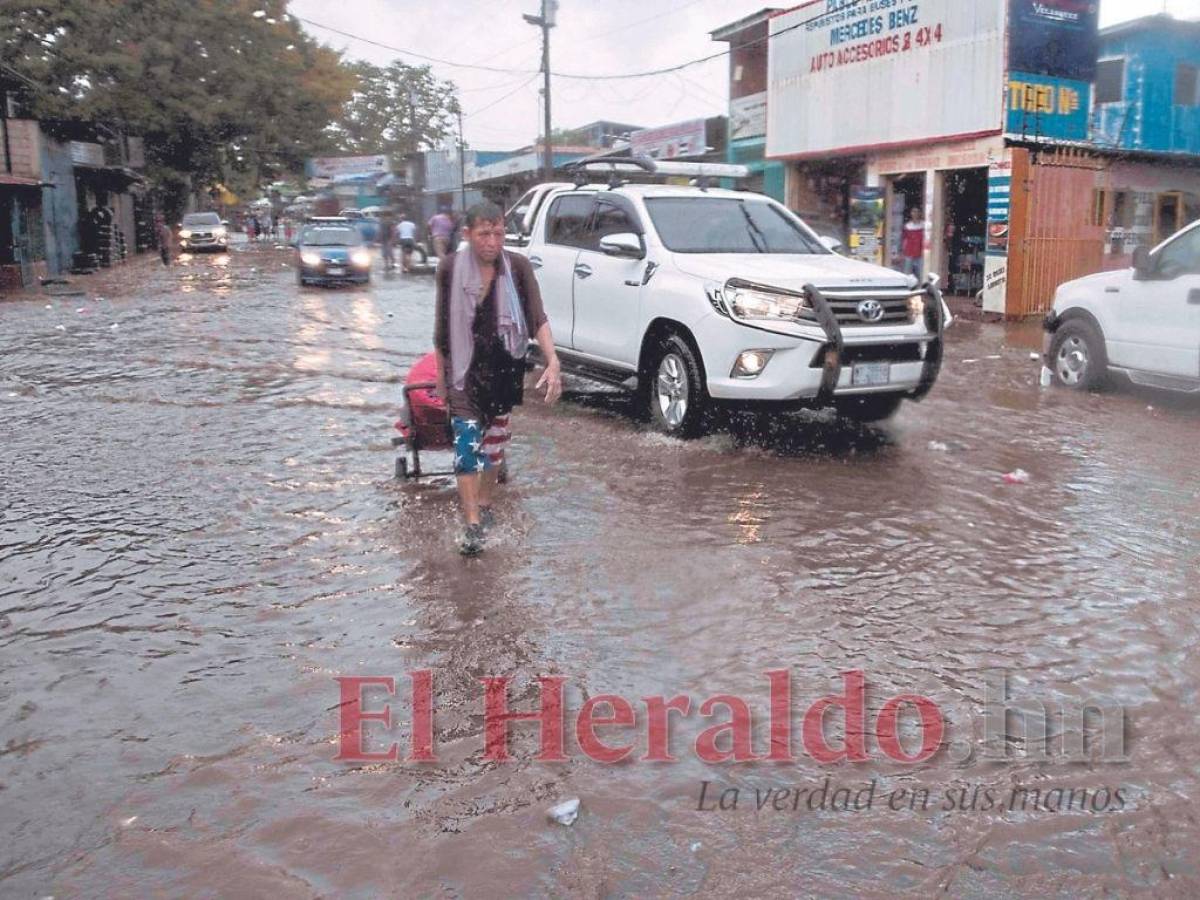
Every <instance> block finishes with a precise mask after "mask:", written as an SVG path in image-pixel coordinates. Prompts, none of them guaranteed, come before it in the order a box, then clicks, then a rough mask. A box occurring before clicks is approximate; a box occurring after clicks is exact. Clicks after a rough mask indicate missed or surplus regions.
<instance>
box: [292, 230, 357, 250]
mask: <svg viewBox="0 0 1200 900" xmlns="http://www.w3.org/2000/svg"><path fill="white" fill-rule="evenodd" d="M300 243H302V244H304V245H305V246H308V247H357V246H358V245H359V244H361V243H362V236H361V235H360V234H359V233H358V231H357V230H356V229H354V228H345V227H342V228H337V227H334V228H309V229H306V230H305V232H304V234H303V235H302V236H301V238H300Z"/></svg>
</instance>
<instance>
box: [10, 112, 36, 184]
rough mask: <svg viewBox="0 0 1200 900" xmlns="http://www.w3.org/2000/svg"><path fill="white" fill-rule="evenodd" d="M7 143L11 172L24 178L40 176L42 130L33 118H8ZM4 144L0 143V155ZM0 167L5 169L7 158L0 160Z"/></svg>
mask: <svg viewBox="0 0 1200 900" xmlns="http://www.w3.org/2000/svg"><path fill="white" fill-rule="evenodd" d="M5 124H6V125H7V127H8V145H9V148H10V150H11V154H12V174H13V175H20V176H22V177H24V178H40V177H42V165H41V160H42V155H41V151H42V131H41V128H40V127H39V125H38V123H37V122H36V121H34V120H33V119H8V120H6V122H5ZM3 156H4V146H3V144H2V143H0V157H3ZM0 163H3V165H0V169H3V170H4V171H7V160H0Z"/></svg>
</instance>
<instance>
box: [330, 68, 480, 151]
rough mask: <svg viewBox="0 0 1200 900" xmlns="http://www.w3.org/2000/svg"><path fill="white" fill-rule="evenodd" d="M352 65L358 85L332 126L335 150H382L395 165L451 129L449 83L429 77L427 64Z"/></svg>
mask: <svg viewBox="0 0 1200 900" xmlns="http://www.w3.org/2000/svg"><path fill="white" fill-rule="evenodd" d="M352 70H353V72H354V74H355V75H356V76H357V77H358V87H357V89H356V90H355V91H354V95H353V97H351V99H350V101H349V102H348V103H347V104H346V105H345V108H344V110H343V113H342V116H341V118H340V120H339V121H338V122H337V124H336V125H335V126H334V128H333V129H332V131H333V135H334V137H335V140H336V141H337V143H338V146H339V148H340V149H341V150H343V151H345V152H347V153H351V154H354V155H368V154H375V153H384V154H387V155H388V156H390V157H391V158H392V161H393V163H394V164H396V165H399V164H400V162H401V160H403V158H404V157H405V156H407V155H409V154H411V153H416V152H418V151H420V150H430V149H432V148H434V147H436V146H437V145H439V144H440V143H441V142H442V141H443V140H444V139H445V138H446V137H447V136H449V135H452V134H454V133H455V130H456V125H455V116H456V115H457V114H458V112H459V105H458V98H457V97H456V96H455V86H454V84H453V83H452V82H449V81H442V80H440V79H438V78H437V77H435V76H434V75H433V73H432V72H431V71H430V68H429V66H408V65H405V64H404V63H402V62H400V61H399V60H396V61H395V62H393V63H392V64H391V65H389V66H386V67H385V68H380V67H378V66H373V65H370V64H368V63H358V64H355V65H353V66H352Z"/></svg>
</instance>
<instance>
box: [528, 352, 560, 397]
mask: <svg viewBox="0 0 1200 900" xmlns="http://www.w3.org/2000/svg"><path fill="white" fill-rule="evenodd" d="M542 388H545V389H546V402H547V403H557V402H558V398H559V397H561V396H562V375H561V373H560V372H559V367H558V360H557V359H555V360H553V361H552V362H551V363H550V365H548V366H546V371H545V372H543V373H542V377H541V378H539V379H538V383H537V387H535V388H534V390H538V391H540V390H541V389H542Z"/></svg>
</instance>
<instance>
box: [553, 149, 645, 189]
mask: <svg viewBox="0 0 1200 900" xmlns="http://www.w3.org/2000/svg"><path fill="white" fill-rule="evenodd" d="M593 169H606V170H608V173H609V178H608V186H609V187H610V188H615V187H620V186H621V185H622V184H624V183H625V182H624V181H623V180H622V179H621V178H620V176H619V175H618V172H619V170H621V169H626V170H628V169H637V170H638V171H641V172H644V173H646V174H648V175H653V174H654V169H655V165H654V160H652V159H650V158H648V157H645V156H608V157H604V156H589V157H586V158H584V159H577V160H575V161H574V162H571V163H567V165H565V166H563V171H565V172H566V173H567V174H568V175H570V176H571V177H572V179H573V180H574V182H575V187H583V186H584V185H585V184H587V183H588V173H589V172H591V171H592V170H593Z"/></svg>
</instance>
